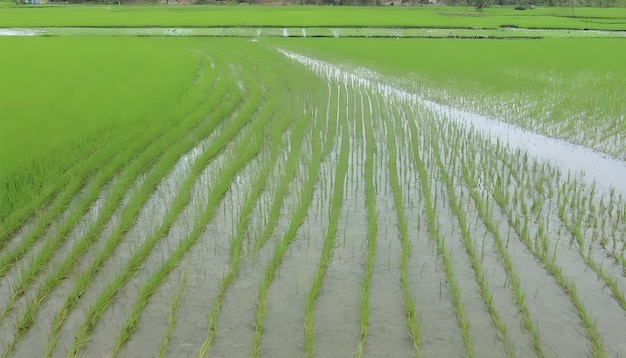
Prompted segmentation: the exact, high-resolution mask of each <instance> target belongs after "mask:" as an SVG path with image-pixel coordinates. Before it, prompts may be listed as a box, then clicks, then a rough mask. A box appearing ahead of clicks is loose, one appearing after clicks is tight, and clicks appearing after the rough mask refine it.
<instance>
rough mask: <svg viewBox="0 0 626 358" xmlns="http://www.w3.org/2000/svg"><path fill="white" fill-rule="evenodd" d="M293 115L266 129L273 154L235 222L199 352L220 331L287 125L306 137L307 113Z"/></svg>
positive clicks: (294, 155)
mask: <svg viewBox="0 0 626 358" xmlns="http://www.w3.org/2000/svg"><path fill="white" fill-rule="evenodd" d="M271 98H272V99H273V100H274V101H276V100H277V99H278V98H280V97H278V96H275V95H274V96H272V97H271ZM272 108H273V107H272ZM291 115H293V113H291V112H288V113H285V114H282V115H281V120H280V121H279V123H278V126H277V127H274V126H268V127H267V128H268V129H267V132H266V135H267V136H268V137H269V138H270V141H269V147H270V149H269V150H270V157H269V158H268V159H266V160H264V161H263V167H262V169H261V172H260V173H259V175H258V179H257V180H256V181H255V182H254V184H253V185H252V187H251V191H250V193H249V196H248V198H247V199H246V201H245V203H244V205H243V208H242V211H241V215H240V217H239V220H238V222H237V226H236V236H235V239H234V240H232V241H231V246H230V261H231V262H230V268H229V271H228V273H226V275H225V276H223V277H222V279H221V280H220V286H219V291H218V293H217V295H216V297H215V299H214V300H213V305H212V307H211V312H210V314H209V319H208V321H209V324H208V333H207V338H206V339H205V341H204V343H203V346H202V348H201V350H200V354H199V356H206V355H207V354H208V353H209V350H210V347H211V345H212V343H213V340H214V338H215V333H216V331H217V316H218V313H219V311H220V308H221V306H222V299H223V297H224V295H225V293H226V290H227V289H228V287H229V286H230V285H231V283H232V282H233V280H234V279H235V277H236V276H237V274H238V272H239V266H240V263H241V261H242V259H243V258H244V257H243V239H244V235H245V232H246V228H247V225H248V223H249V219H250V214H251V213H252V210H253V209H254V207H255V206H256V205H257V203H258V200H259V198H260V196H261V194H262V193H263V192H264V191H265V190H266V187H267V185H268V181H269V178H270V173H271V171H272V169H273V166H274V165H275V163H276V161H277V159H278V157H279V155H280V149H281V148H282V147H283V146H282V145H281V140H280V138H281V136H282V135H283V133H285V132H286V131H287V129H288V127H290V126H292V127H293V128H292V129H291V139H290V141H291V143H298V144H299V143H301V141H302V139H303V134H304V129H305V127H306V123H307V121H308V118H307V117H306V116H300V118H299V119H298V120H297V121H295V123H294V121H292V120H291ZM300 148H301V146H300V145H295V146H294V148H293V150H292V151H290V152H289V157H288V159H287V163H290V162H292V161H294V160H296V161H297V159H298V158H299V156H300ZM287 168H290V169H291V171H292V174H291V175H287V176H283V178H284V182H283V183H282V184H281V185H279V187H283V185H284V187H285V188H286V187H287V185H288V184H289V182H290V181H291V179H292V176H293V175H295V173H296V166H295V165H289V164H288V165H287ZM274 226H275V225H272V226H270V227H269V228H266V230H265V232H268V234H267V235H268V236H267V237H269V233H271V231H270V230H271V229H273V228H274ZM267 237H266V238H267ZM266 238H265V239H262V241H266Z"/></svg>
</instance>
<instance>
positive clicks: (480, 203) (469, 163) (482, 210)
mask: <svg viewBox="0 0 626 358" xmlns="http://www.w3.org/2000/svg"><path fill="white" fill-rule="evenodd" d="M476 142H478V139H477V138H476V140H475V141H472V143H476ZM475 149H476V147H474V146H471V145H467V143H465V144H464V145H463V151H464V152H469V154H466V157H467V158H475V157H476V155H475V152H474V151H475ZM482 149H483V153H487V152H488V151H487V150H488V148H486V147H484V146H483V147H482ZM499 152H500V150H499V149H496V150H495V153H499ZM488 157H489V156H484V155H483V156H481V162H480V163H476V162H475V161H474V160H461V161H460V163H461V176H462V178H463V180H464V182H465V186H466V187H467V188H468V191H469V195H470V197H471V198H472V200H473V202H474V206H475V207H476V211H477V212H478V216H479V217H480V219H481V221H482V223H483V224H484V226H485V228H486V229H487V231H488V232H489V233H491V235H492V237H493V239H494V242H495V246H496V249H497V250H498V253H499V255H500V258H501V259H502V261H503V263H504V268H505V270H506V273H507V277H508V282H509V286H510V288H511V292H512V296H513V299H514V302H515V305H516V306H517V308H518V309H519V312H520V313H521V317H522V325H523V326H524V328H525V329H526V331H527V332H528V333H529V334H530V336H531V338H532V345H533V349H534V350H535V353H536V354H537V356H538V357H545V353H544V351H543V347H542V344H541V340H540V339H539V333H538V331H537V329H536V328H535V325H534V323H533V320H532V318H531V316H530V312H529V310H528V306H527V305H526V302H525V299H524V297H525V293H524V292H523V290H522V288H521V285H520V279H519V276H518V275H517V272H516V271H515V269H514V268H513V264H512V263H511V256H510V255H509V251H508V250H507V248H506V247H505V244H504V239H503V238H502V236H501V234H500V231H499V230H498V228H497V226H496V223H495V222H494V215H493V210H494V208H493V205H489V202H491V200H490V201H487V200H486V199H485V197H484V196H483V195H480V194H479V190H478V188H479V183H478V182H477V181H476V179H475V178H480V177H481V176H479V175H478V173H477V170H478V169H477V168H481V167H484V168H486V167H488V166H489V165H490V163H488V162H487V160H486V158H488ZM509 173H510V172H509ZM501 180H502V179H501V178H499V177H498V178H497V179H496V181H497V183H499V182H500V181H501ZM496 185H499V184H496ZM505 187H508V185H505ZM499 200H501V201H503V202H504V201H508V199H507V200H505V199H504V198H499Z"/></svg>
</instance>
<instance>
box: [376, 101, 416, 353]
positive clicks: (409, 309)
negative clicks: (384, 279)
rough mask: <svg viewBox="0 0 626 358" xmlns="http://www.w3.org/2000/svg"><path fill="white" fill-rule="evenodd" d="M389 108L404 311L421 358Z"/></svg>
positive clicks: (391, 171)
mask: <svg viewBox="0 0 626 358" xmlns="http://www.w3.org/2000/svg"><path fill="white" fill-rule="evenodd" d="M387 108H388V114H387V115H388V116H389V118H388V120H387V121H385V122H386V123H388V124H389V126H388V127H387V128H386V133H387V150H388V153H389V158H388V164H387V166H388V168H389V183H390V185H391V193H392V195H393V200H394V207H395V211H396V216H397V218H398V233H399V235H400V243H401V247H402V254H401V258H400V285H401V286H402V292H403V301H404V310H405V311H406V325H407V328H408V330H409V337H411V343H412V345H413V349H414V351H415V356H416V357H421V355H422V353H421V351H420V340H421V337H420V326H419V319H418V317H417V315H416V313H415V299H414V298H413V296H411V291H410V288H409V269H408V266H409V256H410V253H411V243H410V241H409V233H408V224H407V216H406V214H405V212H404V202H403V199H402V197H403V194H402V188H401V186H400V180H399V178H398V168H397V166H398V158H397V149H396V142H397V141H398V138H397V136H396V133H397V131H398V129H397V128H396V125H394V124H395V122H396V121H395V120H394V113H392V112H391V110H390V109H389V107H387Z"/></svg>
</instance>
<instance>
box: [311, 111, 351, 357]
mask: <svg viewBox="0 0 626 358" xmlns="http://www.w3.org/2000/svg"><path fill="white" fill-rule="evenodd" d="M339 140H340V141H341V151H340V153H339V159H338V161H337V168H336V170H335V180H334V185H333V189H332V194H331V195H332V199H331V200H332V201H331V206H330V212H329V222H328V230H327V232H326V237H325V238H324V243H323V246H322V253H321V255H320V261H319V264H318V266H317V270H316V271H315V274H314V276H313V283H312V285H311V289H310V290H309V292H308V295H307V299H306V309H305V317H304V350H305V355H306V356H307V357H312V356H313V348H314V341H315V324H314V322H313V311H314V307H315V302H316V300H317V297H318V295H319V292H320V289H321V288H322V282H323V280H324V276H325V275H326V272H327V270H328V265H329V263H330V260H331V258H332V254H333V247H334V245H335V240H336V237H337V225H338V223H339V217H340V216H341V215H340V214H341V207H342V204H343V192H344V187H345V182H346V176H347V170H348V153H349V151H350V139H349V136H348V127H347V123H346V121H345V120H344V121H342V122H341V136H340V137H339Z"/></svg>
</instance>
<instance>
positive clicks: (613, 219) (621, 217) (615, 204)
mask: <svg viewBox="0 0 626 358" xmlns="http://www.w3.org/2000/svg"><path fill="white" fill-rule="evenodd" d="M608 196H609V198H608V199H606V197H605V196H601V197H600V201H599V202H598V201H597V198H594V197H592V196H589V200H588V205H589V208H588V211H589V215H588V220H587V221H588V223H587V225H586V226H587V227H590V228H591V229H592V231H593V233H592V240H594V241H596V240H597V241H599V242H598V243H599V245H600V247H601V248H602V251H603V253H604V254H605V255H607V256H608V257H610V258H611V259H612V260H613V262H614V263H615V265H617V266H618V267H620V268H621V270H622V276H626V230H624V228H625V227H626V205H624V198H623V197H622V196H621V195H617V194H616V191H615V188H611V190H610V191H609V195H608ZM605 200H606V201H608V202H605ZM578 210H579V212H580V214H581V215H582V214H584V213H585V210H583V209H582V208H578ZM592 214H595V215H592Z"/></svg>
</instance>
